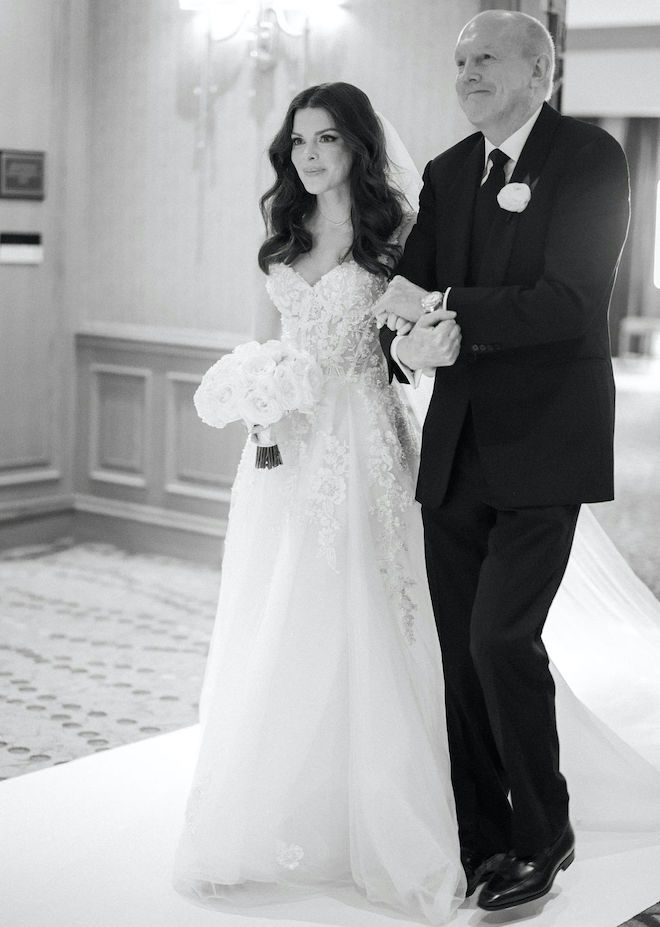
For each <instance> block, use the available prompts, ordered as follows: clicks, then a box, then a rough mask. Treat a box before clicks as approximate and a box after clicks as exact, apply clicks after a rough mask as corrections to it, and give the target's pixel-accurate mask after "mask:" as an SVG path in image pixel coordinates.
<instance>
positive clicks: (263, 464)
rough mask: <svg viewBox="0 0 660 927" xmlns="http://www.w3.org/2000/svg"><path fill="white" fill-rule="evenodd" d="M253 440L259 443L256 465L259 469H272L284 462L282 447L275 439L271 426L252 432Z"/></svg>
mask: <svg viewBox="0 0 660 927" xmlns="http://www.w3.org/2000/svg"><path fill="white" fill-rule="evenodd" d="M252 440H253V441H254V442H255V443H256V445H257V454H256V457H255V461H254V465H255V467H256V468H257V470H272V469H273V468H274V467H279V466H281V464H282V455H281V454H280V449H279V447H278V446H277V444H276V443H275V441H274V440H273V436H272V434H271V430H270V428H262V429H260V430H259V431H257V432H253V433H252Z"/></svg>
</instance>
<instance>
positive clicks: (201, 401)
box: [193, 358, 244, 428]
mask: <svg viewBox="0 0 660 927" xmlns="http://www.w3.org/2000/svg"><path fill="white" fill-rule="evenodd" d="M225 360H226V358H222V360H219V361H217V362H216V363H215V364H214V365H213V366H212V367H211V368H210V369H209V370H207V371H206V373H205V374H204V376H203V377H202V382H201V383H200V384H199V386H198V387H197V390H196V391H195V395H194V396H193V402H194V404H195V408H196V409H197V414H198V415H199V417H200V418H201V420H202V421H203V422H204V423H205V424H206V425H211V427H213V428H224V427H225V425H227V424H228V423H229V422H233V421H234V420H235V419H237V418H240V414H239V412H238V405H237V401H238V397H239V396H240V395H241V394H242V393H243V392H244V385H243V381H242V379H241V377H240V376H238V375H237V372H236V371H235V370H233V369H231V365H229V364H226V363H225Z"/></svg>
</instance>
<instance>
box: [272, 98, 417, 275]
mask: <svg viewBox="0 0 660 927" xmlns="http://www.w3.org/2000/svg"><path fill="white" fill-rule="evenodd" d="M308 108H317V109H324V110H326V111H327V112H328V113H329V114H330V116H331V117H332V119H333V122H334V124H335V128H336V129H337V132H338V133H339V134H340V135H341V137H342V138H343V140H344V142H345V143H346V145H347V146H348V148H349V149H350V151H351V152H352V155H353V162H352V165H351V171H350V175H349V181H350V189H351V203H352V206H351V218H352V220H353V229H354V236H353V243H352V245H351V247H350V248H349V250H348V251H347V253H346V255H345V257H347V256H348V254H352V255H353V259H354V260H355V261H356V262H357V263H358V264H360V265H361V266H362V267H364V268H365V269H366V270H368V271H370V272H371V273H375V274H382V275H384V276H385V277H388V278H389V277H391V275H392V272H393V267H394V266H395V265H396V263H397V261H398V259H399V257H400V256H401V248H400V247H399V246H398V245H397V244H394V243H393V242H392V241H391V238H392V235H393V234H394V232H395V231H396V230H397V229H398V227H399V226H400V225H401V222H402V221H403V217H404V208H403V205H402V203H403V197H402V196H401V194H400V193H398V191H396V190H394V189H393V188H392V187H390V185H389V184H388V182H387V173H386V171H387V153H386V150H385V136H384V134H383V129H382V126H381V124H380V121H379V119H378V117H377V116H376V113H375V112H374V109H373V107H372V105H371V102H370V100H369V97H368V96H367V95H366V93H363V91H362V90H360V89H359V88H358V87H354V86H353V84H346V83H343V82H342V81H338V82H336V83H331V84H318V85H317V86H315V87H308V88H307V90H303V91H302V92H301V93H299V94H298V95H297V96H296V97H294V99H293V100H292V101H291V104H290V105H289V109H288V111H287V114H286V116H285V118H284V122H283V124H282V127H281V128H280V130H279V132H278V133H277V135H276V136H275V138H274V139H273V141H272V143H271V146H270V148H269V149H268V156H269V158H270V163H271V164H272V165H273V168H274V170H275V174H276V180H275V183H274V184H273V186H272V187H271V188H270V189H269V190H267V191H266V193H264V195H263V196H262V197H261V200H260V202H259V205H260V207H261V215H262V216H263V219H264V223H265V225H266V234H267V236H268V237H267V238H266V240H265V241H264V243H263V244H262V246H261V248H260V249H259V267H260V268H261V269H262V270H263V271H264V273H268V271H269V268H270V265H271V264H275V263H280V262H282V263H285V264H292V263H293V262H294V261H295V259H296V258H297V257H298V256H299V255H301V254H304V253H305V252H306V251H310V250H311V248H312V236H311V234H310V233H309V232H308V231H307V229H306V228H305V225H304V223H305V219H307V218H308V217H309V216H310V215H311V213H312V212H313V211H314V208H315V204H316V196H314V195H313V194H311V193H308V192H307V191H306V190H305V188H304V186H303V184H302V182H301V180H300V178H299V177H298V172H297V171H296V169H295V167H294V166H293V163H292V161H291V147H292V145H291V133H292V131H293V119H294V116H295V115H296V112H297V111H298V110H299V109H308Z"/></svg>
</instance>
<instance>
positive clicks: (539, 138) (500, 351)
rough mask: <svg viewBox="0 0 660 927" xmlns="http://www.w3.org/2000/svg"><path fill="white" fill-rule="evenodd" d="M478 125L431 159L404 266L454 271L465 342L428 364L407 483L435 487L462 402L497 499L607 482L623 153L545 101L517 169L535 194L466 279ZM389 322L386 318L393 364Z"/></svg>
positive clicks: (415, 270) (428, 273)
mask: <svg viewBox="0 0 660 927" xmlns="http://www.w3.org/2000/svg"><path fill="white" fill-rule="evenodd" d="M483 165H484V140H483V135H482V134H481V133H480V132H478V133H476V134H474V135H471V136H470V137H469V138H466V139H464V140H463V141H461V142H459V143H458V144H457V145H455V146H454V147H453V148H450V149H449V150H448V151H445V152H444V153H443V154H441V155H439V156H438V157H437V158H435V159H434V160H433V161H431V162H430V163H429V164H428V165H427V167H426V170H425V172H424V188H423V190H422V193H421V197H420V211H419V216H418V219H417V223H416V225H415V227H414V228H413V230H412V232H411V234H410V236H409V238H408V241H407V243H406V247H405V252H404V255H403V258H402V261H401V264H400V266H399V268H398V273H400V274H402V275H403V276H405V277H407V278H408V279H409V280H411V281H412V282H413V283H417V284H419V285H420V286H422V287H424V288H425V289H427V290H436V289H437V290H444V289H445V288H446V287H448V286H451V287H452V290H451V293H450V295H449V300H448V307H449V308H450V309H452V310H454V311H456V313H457V322H458V323H459V325H460V327H461V332H462V344H461V353H460V355H459V358H458V360H457V362H456V363H455V364H454V365H453V366H451V367H440V368H438V370H437V372H436V377H435V388H434V392H433V398H432V400H431V404H430V407H429V411H428V415H427V418H426V422H425V425H424V435H423V444H422V458H421V465H420V472H419V481H418V487H417V497H418V499H419V500H420V501H421V502H422V503H425V504H429V505H438V504H440V502H441V501H442V499H443V497H444V494H445V491H446V488H447V484H448V480H449V474H450V469H451V464H452V460H453V456H454V452H455V449H456V445H457V442H458V438H459V434H460V431H461V427H462V424H463V421H464V418H465V414H466V411H467V408H468V406H470V407H471V410H472V417H473V422H474V429H475V434H476V439H477V444H478V447H479V455H480V460H481V465H482V470H483V475H484V478H485V480H486V483H487V486H488V498H487V499H486V500H485V501H487V502H489V503H491V504H493V505H497V506H500V507H505V508H506V507H514V508H518V507H524V506H533V505H560V504H572V503H579V502H595V501H602V500H606V499H611V498H612V497H613V458H612V443H613V431H614V381H613V376H612V365H611V359H610V345H609V334H608V323H607V315H608V308H609V301H610V296H611V292H612V286H613V284H614V279H615V275H616V270H617V266H618V262H619V258H620V255H621V250H622V248H623V244H624V241H625V237H626V232H627V228H628V221H629V212H630V207H629V199H630V197H629V183H628V169H627V164H626V159H625V156H624V154H623V151H622V150H621V147H620V146H619V145H618V143H617V142H616V141H615V140H614V139H613V138H612V137H611V136H610V135H608V134H607V133H606V132H604V131H603V130H602V129H600V128H598V127H596V126H593V125H589V124H587V123H583V122H579V121H577V120H575V119H571V118H569V117H564V116H560V115H559V113H557V112H556V111H555V110H554V109H552V108H551V107H550V106H548V105H547V104H544V105H543V108H542V110H541V113H540V114H539V117H538V119H537V121H536V123H535V125H534V127H533V129H532V131H531V133H530V135H529V138H528V140H527V142H526V144H525V147H524V148H523V151H522V153H521V156H520V159H519V160H518V162H517V164H516V168H515V171H514V174H513V176H512V178H511V182H521V183H527V184H528V185H529V186H530V188H531V190H532V196H531V200H530V202H529V204H528V205H527V207H526V209H525V210H524V211H523V212H521V213H513V212H507V211H506V210H504V209H502V210H500V212H499V215H498V216H497V218H496V220H495V222H494V224H493V226H492V230H491V234H490V238H489V241H488V244H487V246H486V251H485V254H484V259H483V262H482V266H481V270H480V273H479V277H478V279H477V280H476V281H473V282H474V284H475V285H472V286H466V285H465V284H466V281H467V274H468V261H469V251H470V235H471V225H472V213H473V204H474V197H475V194H476V191H477V189H478V186H479V183H480V179H481V176H482V172H483ZM391 338H392V333H391V332H389V330H387V329H383V330H382V341H383V348H384V350H385V353H386V356H387V358H388V362H389V363H390V374H391V375H392V374H394V375H396V376H398V377H399V379H401V378H402V377H401V372H400V371H399V370H398V368H396V366H395V365H394V364H392V362H391V359H390V355H389V343H390V342H391Z"/></svg>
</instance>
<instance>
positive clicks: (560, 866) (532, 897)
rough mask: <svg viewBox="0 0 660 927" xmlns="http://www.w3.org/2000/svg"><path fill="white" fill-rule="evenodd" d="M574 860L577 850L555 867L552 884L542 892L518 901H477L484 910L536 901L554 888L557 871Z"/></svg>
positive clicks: (496, 909) (514, 906)
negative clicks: (485, 902) (489, 902)
mask: <svg viewBox="0 0 660 927" xmlns="http://www.w3.org/2000/svg"><path fill="white" fill-rule="evenodd" d="M574 860H575V850H571V852H570V853H569V854H568V856H567V857H566V859H564V860H563V861H562V862H561V863H560V864H559V865H558V866H557V868H556V869H555V871H554V873H553V874H552V878H551V879H550V884H549V885H548V887H547V888H544V889H543V891H541V892H536V893H535V894H534V895H527V897H526V898H520V899H518V900H517V901H516V900H515V899H514V900H513V901H502V903H501V904H497V903H495V904H487V905H482V904H480V903H479V901H477V904H478V905H479V907H480V908H481V909H482V910H483V911H501V910H502V909H503V908H516V907H517V906H518V905H521V904H527V902H528V901H536V900H537V899H538V898H543V896H544V895H547V894H548V892H549V891H550V889H551V888H552V886H553V884H554V881H555V879H556V878H557V873H558V872H559V870H560V869H563V870H564V871H565V870H566V869H568V867H569V866H570V865H571V863H572V862H573V861H574Z"/></svg>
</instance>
